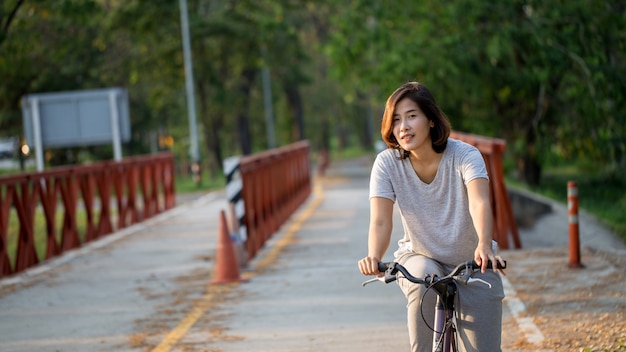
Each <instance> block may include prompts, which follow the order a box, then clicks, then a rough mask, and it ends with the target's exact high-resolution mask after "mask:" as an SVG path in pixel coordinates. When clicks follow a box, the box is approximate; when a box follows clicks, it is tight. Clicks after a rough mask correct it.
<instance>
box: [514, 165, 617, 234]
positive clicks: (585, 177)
mask: <svg viewBox="0 0 626 352" xmlns="http://www.w3.org/2000/svg"><path fill="white" fill-rule="evenodd" d="M568 181H574V182H576V184H577V187H578V207H579V209H583V210H585V211H587V212H588V213H590V214H593V215H595V216H596V217H597V218H598V219H600V220H601V221H603V222H604V223H605V224H606V225H607V226H608V227H609V228H610V229H611V230H613V231H614V232H615V233H616V234H617V235H618V236H620V237H621V238H622V239H623V240H624V241H626V181H624V180H623V179H619V178H617V177H610V176H605V175H594V174H591V173H589V172H584V171H581V170H580V169H579V168H577V167H575V166H563V167H552V168H549V169H547V170H545V171H544V177H543V178H542V181H541V185H539V186H533V187H530V186H527V185H521V184H519V183H518V182H516V181H512V180H507V182H511V183H513V184H515V185H516V186H518V187H522V188H525V189H528V190H530V191H532V192H535V193H538V194H541V195H543V196H546V197H548V198H551V199H554V200H556V201H558V202H561V203H563V204H567V182H568Z"/></svg>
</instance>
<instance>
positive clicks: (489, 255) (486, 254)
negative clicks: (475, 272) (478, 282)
mask: <svg viewBox="0 0 626 352" xmlns="http://www.w3.org/2000/svg"><path fill="white" fill-rule="evenodd" d="M474 261H475V262H476V263H477V264H478V265H480V272H481V273H483V274H484V273H485V272H486V271H487V264H488V263H489V262H490V261H491V263H492V267H493V271H494V272H498V273H500V274H502V275H506V274H505V273H504V271H502V270H501V269H498V266H497V264H496V261H497V262H499V263H500V265H501V266H504V259H502V257H501V256H499V255H495V254H494V253H493V247H492V243H491V242H489V243H488V244H483V243H479V244H478V247H476V251H475V252H474Z"/></svg>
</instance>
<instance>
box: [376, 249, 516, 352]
mask: <svg viewBox="0 0 626 352" xmlns="http://www.w3.org/2000/svg"><path fill="white" fill-rule="evenodd" d="M488 264H489V265H488V268H489V269H491V268H492V263H491V262H489V263H488ZM497 267H498V269H505V268H506V261H505V262H504V265H500V263H497ZM478 269H480V266H479V265H478V264H476V262H474V261H468V262H465V263H461V264H459V265H458V266H457V267H456V268H454V270H452V272H451V273H450V274H448V275H446V276H444V277H437V276H431V275H426V277H425V278H424V279H420V278H417V277H414V276H413V275H411V274H410V273H409V272H408V271H407V270H406V268H405V267H403V266H402V265H400V264H398V263H394V262H392V263H378V270H379V271H380V272H384V273H385V275H384V276H382V277H376V278H373V279H370V280H367V281H365V282H363V286H365V285H367V284H369V283H371V282H374V281H381V282H384V283H389V282H392V281H395V280H396V279H397V278H398V276H399V275H398V274H399V273H401V274H402V276H401V277H404V278H405V279H407V280H409V281H411V282H413V283H416V284H421V285H425V286H426V287H429V288H432V289H434V290H435V291H437V303H436V305H435V319H434V323H433V330H434V332H433V349H432V350H433V352H453V351H457V343H456V326H455V307H454V301H455V297H456V293H457V286H456V283H457V282H460V283H463V284H466V285H469V284H472V283H481V284H485V285H488V286H489V287H491V284H489V283H488V282H486V281H484V280H482V279H476V278H473V277H472V275H473V272H474V270H478Z"/></svg>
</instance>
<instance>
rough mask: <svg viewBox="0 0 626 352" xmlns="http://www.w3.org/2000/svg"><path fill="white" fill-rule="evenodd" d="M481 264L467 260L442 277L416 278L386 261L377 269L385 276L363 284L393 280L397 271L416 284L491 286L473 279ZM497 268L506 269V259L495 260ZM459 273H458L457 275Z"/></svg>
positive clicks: (490, 264) (399, 265) (488, 264)
mask: <svg viewBox="0 0 626 352" xmlns="http://www.w3.org/2000/svg"><path fill="white" fill-rule="evenodd" d="M480 268H481V266H480V265H478V264H477V263H476V262H475V261H473V260H468V261H466V262H464V263H461V264H459V265H457V266H456V267H455V268H454V269H453V270H452V271H451V272H450V273H449V274H448V275H446V276H443V277H437V276H436V275H432V276H431V275H426V277H425V278H424V279H420V278H417V277H415V276H413V275H411V273H409V272H408V270H407V269H406V268H405V267H404V266H402V265H401V264H398V263H396V262H387V263H383V262H381V263H378V270H379V271H380V272H384V273H385V276H383V277H377V278H374V279H370V280H367V281H365V282H364V283H363V286H365V285H367V284H369V283H371V282H374V281H382V282H384V283H390V282H392V281H395V280H396V279H397V277H398V275H397V274H398V272H400V273H402V275H403V277H404V278H406V279H407V280H409V281H411V282H414V283H416V284H422V285H426V286H433V285H435V284H438V283H439V284H441V283H444V282H451V281H453V280H454V281H459V282H462V283H464V284H469V283H471V282H474V281H476V282H481V283H484V284H486V285H488V286H490V287H491V285H490V284H489V283H487V282H485V281H483V280H481V279H473V278H472V275H473V273H474V271H475V270H478V269H480ZM487 268H488V269H492V268H493V265H492V262H491V261H489V262H488V263H487ZM497 268H498V269H506V261H504V265H501V264H500V262H497ZM459 274H460V275H459Z"/></svg>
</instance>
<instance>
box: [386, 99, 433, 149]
mask: <svg viewBox="0 0 626 352" xmlns="http://www.w3.org/2000/svg"><path fill="white" fill-rule="evenodd" d="M392 123H393V135H394V137H396V141H398V144H399V145H400V147H402V149H404V150H406V151H417V150H419V149H421V148H425V147H427V148H432V142H431V138H430V128H431V127H432V126H433V124H432V122H431V121H430V120H428V118H427V117H426V115H425V114H424V113H423V112H422V109H420V107H419V105H417V103H416V102H414V101H413V100H411V99H409V98H404V99H402V100H400V101H399V102H398V103H397V104H396V108H395V110H394V113H393V122H392Z"/></svg>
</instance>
